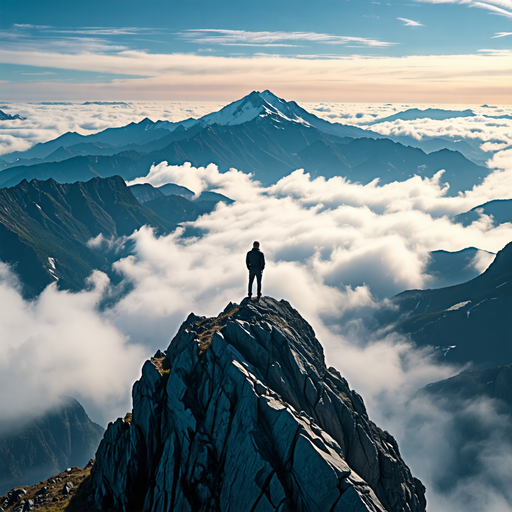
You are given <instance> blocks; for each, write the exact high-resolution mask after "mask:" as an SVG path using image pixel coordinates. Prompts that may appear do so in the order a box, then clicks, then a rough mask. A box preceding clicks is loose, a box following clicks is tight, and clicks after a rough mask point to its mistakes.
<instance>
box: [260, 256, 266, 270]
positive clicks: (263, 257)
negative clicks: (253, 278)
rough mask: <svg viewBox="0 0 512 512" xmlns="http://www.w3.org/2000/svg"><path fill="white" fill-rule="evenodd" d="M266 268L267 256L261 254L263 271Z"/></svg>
mask: <svg viewBox="0 0 512 512" xmlns="http://www.w3.org/2000/svg"><path fill="white" fill-rule="evenodd" d="M264 268H265V255H264V254H263V253H261V270H263V269H264Z"/></svg>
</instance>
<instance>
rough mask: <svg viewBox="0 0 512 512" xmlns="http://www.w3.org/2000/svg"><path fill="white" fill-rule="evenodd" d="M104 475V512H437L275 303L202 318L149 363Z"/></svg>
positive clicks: (98, 500) (98, 486)
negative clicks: (111, 511)
mask: <svg viewBox="0 0 512 512" xmlns="http://www.w3.org/2000/svg"><path fill="white" fill-rule="evenodd" d="M158 355H159V356H160V355H162V354H158ZM91 475H92V486H93V492H94V495H93V499H94V503H95V506H96V507H98V508H99V509H100V510H107V509H110V508H114V509H116V510H123V511H130V510H144V511H154V512H161V511H162V512H163V511H170V510H180V511H185V510H190V511H192V510H193V511H199V510H201V511H203V510H204V511H207V510H208V511H210V510H212V511H228V510H232V511H267V510H268V511H274V510H279V511H318V512H327V511H345V512H346V511H384V510H387V511H396V512H399V511H404V512H406V511H411V512H420V511H423V510H425V498H424V487H423V485H422V484H421V482H420V481H419V480H417V479H416V478H414V477H412V475H411V473H410V471H409V469H408V467H407V466H406V465H405V463H404V462H403V460H402V459H401V457H400V453H399V450H398V446H397V443H396V441H395V440H394V439H393V437H392V436H391V435H390V434H388V433H387V432H384V431H382V430H381V429H380V428H379V427H377V426H376V425H375V424H374V423H372V422H371V421H370V420H369V419H368V415H367V413H366V410H365V406H364V403H363V400H362V398H361V397H360V396H359V395H358V394H357V393H356V392H355V391H352V390H350V388H349V386H348V384H347V382H346V381H345V379H343V377H341V375H340V374H339V373H338V372H337V371H336V370H335V369H334V368H329V369H328V368H327V367H326V366H325V362H324V355H323V350H322V347H321V345H320V343H319V342H318V340H317V339H316V338H315V334H314V332H313V329H312V328H311V327H310V326H309V324H308V323H307V322H306V321H305V320H304V319H303V318H302V317H301V316H300V315H299V313H298V312H297V311H295V310H294V309H293V308H292V307H291V306H290V305H289V304H288V303H287V302H285V301H280V302H278V301H276V300H274V299H271V298H264V299H261V300H260V301H258V302H257V301H248V300H247V299H245V300H244V301H243V302H242V303H241V304H240V305H233V304H230V305H229V306H228V307H227V308H226V310H225V311H224V312H223V313H222V314H221V315H219V316H218V317H217V318H204V317H197V316H195V315H193V314H191V315H190V316H189V317H188V319H187V320H186V321H185V323H184V324H183V325H182V326H181V328H180V330H179V332H178V334H177V335H176V337H175V338H174V339H173V340H172V342H171V344H170V346H169V348H168V350H167V352H166V355H165V357H155V358H153V359H152V360H151V361H147V362H146V363H145V365H144V367H143V370H142V377H141V379H140V380H139V381H138V382H136V383H135V385H134V387H133V413H132V415H131V416H130V415H127V418H125V419H124V420H122V419H118V420H117V421H116V422H115V423H113V424H110V425H109V427H108V429H107V431H106V433H105V436H104V438H103V440H102V442H101V444H100V447H99V449H98V452H97V454H96V464H95V466H94V468H93V471H92V473H91Z"/></svg>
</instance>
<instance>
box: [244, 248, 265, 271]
mask: <svg viewBox="0 0 512 512" xmlns="http://www.w3.org/2000/svg"><path fill="white" fill-rule="evenodd" d="M245 264H246V265H247V268H248V269H249V271H250V272H261V271H262V270H263V269H264V268H265V256H264V255H263V253H262V252H261V251H260V250H259V249H257V248H256V247H253V248H252V249H251V250H250V251H249V252H248V253H247V256H246V258H245Z"/></svg>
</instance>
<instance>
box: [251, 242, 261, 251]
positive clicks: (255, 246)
mask: <svg viewBox="0 0 512 512" xmlns="http://www.w3.org/2000/svg"><path fill="white" fill-rule="evenodd" d="M252 246H253V247H254V248H255V249H259V248H260V243H259V242H253V243H252Z"/></svg>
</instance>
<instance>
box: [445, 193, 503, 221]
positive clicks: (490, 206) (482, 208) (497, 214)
mask: <svg viewBox="0 0 512 512" xmlns="http://www.w3.org/2000/svg"><path fill="white" fill-rule="evenodd" d="M480 214H484V215H488V216H492V218H493V223H494V224H495V225H499V224H504V223H505V222H512V199H495V200H494V201H488V202H487V203H484V204H481V205H479V206H475V207H474V208H472V209H471V210H469V211H468V212H465V213H461V214H459V215H457V216H455V217H454V220H455V221H456V222H459V223H461V224H462V225H463V226H469V225H470V224H471V223H473V222H475V221H477V220H478V219H479V218H480Z"/></svg>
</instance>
